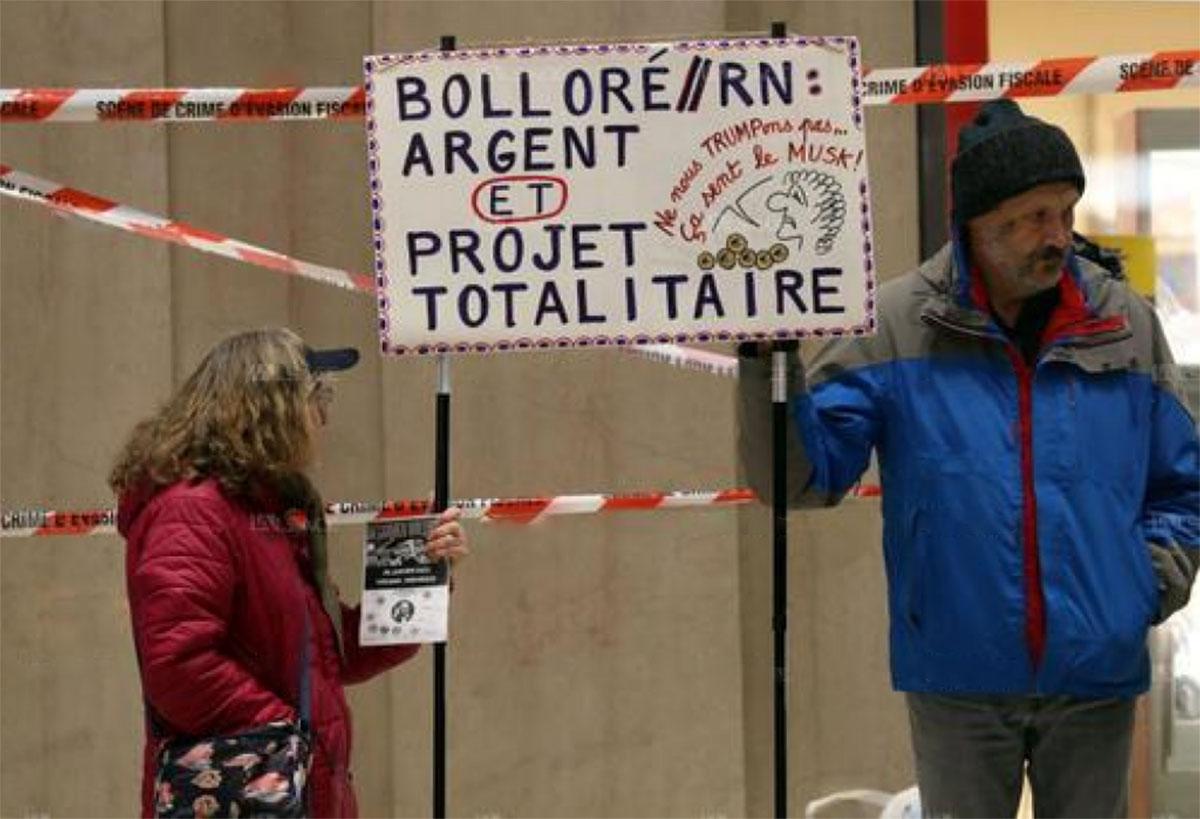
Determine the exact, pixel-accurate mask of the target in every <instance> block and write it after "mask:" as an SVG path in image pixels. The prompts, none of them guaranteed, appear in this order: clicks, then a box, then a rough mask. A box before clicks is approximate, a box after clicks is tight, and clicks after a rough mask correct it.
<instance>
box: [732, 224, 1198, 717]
mask: <svg viewBox="0 0 1200 819" xmlns="http://www.w3.org/2000/svg"><path fill="white" fill-rule="evenodd" d="M955 256H956V254H955V252H954V246H953V245H947V246H946V247H944V248H943V249H942V250H941V251H939V252H938V253H937V254H936V255H934V256H933V257H932V258H930V259H929V260H928V261H927V262H926V263H925V264H923V265H922V266H921V267H920V268H919V269H918V270H916V271H914V272H912V273H910V274H908V275H906V276H903V277H900V278H899V279H896V280H894V281H891V282H889V283H887V284H886V285H884V286H883V287H882V288H881V290H880V293H879V322H878V333H877V334H876V335H875V336H872V337H869V338H846V339H839V340H836V341H833V342H831V343H830V344H829V345H827V346H826V347H825V348H824V349H823V350H822V351H821V353H820V354H819V355H818V357H817V358H816V360H815V361H814V362H813V367H812V368H811V369H812V373H811V377H810V378H808V380H807V385H805V384H803V383H802V382H803V380H804V379H803V378H802V377H801V375H802V374H801V373H800V372H799V368H798V366H796V365H795V364H794V363H793V365H792V367H791V370H792V378H793V383H794V384H798V386H799V389H798V391H797V393H796V394H795V395H794V396H793V398H792V399H791V406H790V409H791V413H792V416H793V418H794V420H795V424H794V428H793V429H792V430H790V433H789V434H790V442H789V468H790V469H791V471H792V475H791V476H790V477H789V486H791V487H793V488H794V489H795V492H794V493H793V495H792V497H790V498H789V503H790V504H791V505H795V506H823V505H832V504H835V503H837V502H838V501H839V500H840V499H841V498H842V497H843V496H844V494H845V493H846V492H847V490H849V489H850V488H851V487H852V486H853V485H854V484H855V483H856V482H857V481H858V480H859V478H860V476H861V475H862V473H863V471H864V470H865V469H866V467H867V464H868V460H869V457H870V453H871V451H872V449H874V450H876V451H877V453H878V459H879V465H880V472H881V482H882V485H883V517H884V533H883V550H884V562H885V565H886V571H887V580H888V592H889V594H888V602H889V613H890V620H891V623H890V647H891V667H892V680H893V684H894V686H895V687H896V688H897V689H898V690H902V691H922V692H934V693H954V694H1022V695H1029V694H1069V695H1075V696H1080V697H1130V696H1134V695H1136V694H1138V693H1140V692H1142V691H1144V690H1146V688H1147V687H1148V684H1149V658H1148V654H1147V651H1146V647H1145V643H1146V636H1147V630H1148V628H1149V626H1150V624H1151V622H1152V619H1153V617H1154V615H1155V613H1156V611H1157V608H1158V588H1157V582H1156V577H1155V574H1154V570H1153V567H1152V566H1151V562H1150V555H1149V549H1148V546H1147V544H1148V543H1150V542H1160V543H1170V542H1173V543H1175V544H1178V545H1180V546H1182V547H1184V548H1185V549H1186V550H1188V554H1189V556H1190V557H1191V558H1193V563H1195V559H1196V557H1197V553H1196V549H1197V547H1198V545H1200V522H1198V515H1200V454H1198V453H1200V447H1198V444H1197V435H1196V424H1195V421H1194V420H1193V418H1192V417H1191V415H1190V413H1189V411H1188V410H1187V409H1186V408H1185V405H1184V403H1183V401H1182V400H1181V393H1180V390H1179V384H1178V380H1177V373H1176V370H1175V367H1174V364H1173V362H1172V359H1171V355H1170V351H1169V350H1168V348H1167V345H1166V342H1165V340H1164V337H1163V334H1162V330H1161V328H1160V326H1159V324H1158V321H1157V319H1156V318H1155V315H1154V312H1153V310H1152V308H1151V307H1150V305H1149V304H1148V303H1146V302H1145V301H1144V300H1142V299H1141V298H1139V297H1138V296H1136V295H1135V294H1134V293H1132V292H1131V291H1130V290H1129V288H1128V287H1127V286H1126V284H1125V283H1124V282H1122V281H1119V280H1117V279H1116V278H1114V277H1113V276H1111V274H1109V273H1108V272H1107V271H1105V270H1103V269H1102V268H1100V267H1098V266H1096V265H1093V264H1092V263H1090V262H1088V261H1086V260H1084V259H1081V258H1078V257H1075V256H1071V257H1070V258H1069V259H1068V262H1067V264H1066V270H1065V272H1064V275H1063V277H1062V279H1061V282H1060V284H1059V288H1060V293H1059V295H1060V298H1059V305H1058V307H1057V308H1056V309H1055V312H1054V313H1053V315H1052V317H1051V319H1050V323H1049V325H1048V326H1047V328H1046V331H1045V334H1044V336H1043V339H1042V347H1041V352H1040V354H1039V355H1038V357H1037V360H1036V361H1035V362H1034V363H1033V364H1027V363H1026V362H1025V360H1024V358H1023V357H1022V356H1021V354H1020V353H1019V352H1018V351H1017V350H1016V349H1015V347H1014V346H1013V345H1012V344H1011V343H1010V342H1009V340H1008V338H1007V336H1006V335H1005V334H1004V332H1003V331H1002V330H1001V329H1000V328H999V327H998V326H997V325H996V324H995V323H994V321H993V320H992V318H991V317H990V314H989V312H988V310H987V309H986V299H985V298H984V296H983V291H982V287H981V286H980V285H979V284H978V283H976V282H973V281H972V277H971V275H970V274H969V273H968V272H967V271H966V269H965V268H964V266H963V265H962V264H961V263H960V260H957V259H956V258H955ZM768 380H769V363H768V362H767V361H765V360H743V361H742V364H741V378H740V382H739V392H740V394H741V398H740V401H739V420H740V430H741V434H740V449H741V454H742V458H743V461H744V463H745V465H746V467H747V472H748V475H749V478H750V481H751V485H752V487H753V488H754V489H755V490H756V491H757V492H758V493H759V496H760V498H762V499H764V500H767V499H768V498H769V495H770V489H771V486H770V483H771V482H770V475H769V468H770V462H771V461H770V451H769V446H770V441H769V426H770V424H769V398H768V396H769V387H768Z"/></svg>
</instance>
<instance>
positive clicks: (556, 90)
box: [365, 37, 874, 353]
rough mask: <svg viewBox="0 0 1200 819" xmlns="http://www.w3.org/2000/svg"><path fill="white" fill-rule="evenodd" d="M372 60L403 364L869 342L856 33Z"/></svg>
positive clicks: (381, 268) (375, 172)
mask: <svg viewBox="0 0 1200 819" xmlns="http://www.w3.org/2000/svg"><path fill="white" fill-rule="evenodd" d="M365 68H366V91H367V140H368V153H369V157H368V161H369V166H370V176H371V182H370V184H371V203H372V213H373V229H374V236H375V275H376V279H377V282H378V294H379V308H380V317H379V328H380V338H381V342H382V346H383V349H384V351H385V352H391V353H413V352H416V353H428V352H441V351H453V352H490V351H507V350H519V349H533V348H545V347H607V346H620V345H626V344H650V343H665V342H682V341H727V340H742V339H748V338H792V337H803V336H810V335H817V336H821V335H836V334H844V333H853V334H860V335H861V334H866V333H868V332H872V331H873V329H874V300H873V299H874V294H873V289H874V271H873V262H872V248H871V220H870V202H869V198H870V197H869V193H868V188H867V162H866V145H865V140H864V136H863V113H862V100H861V97H860V88H861V81H860V68H861V60H860V57H859V48H858V41H857V40H856V39H855V38H852V37H826V38H803V37H800V38H788V39H779V40H775V39H761V40H729V41H718V42H677V43H658V44H651V43H640V44H629V45H571V46H555V47H549V46H545V47H528V48H508V49H505V48H500V49H491V50H477V51H455V52H424V53H419V54H400V55H381V56H372V57H367V58H366V60H365Z"/></svg>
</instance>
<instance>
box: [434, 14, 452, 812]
mask: <svg viewBox="0 0 1200 819" xmlns="http://www.w3.org/2000/svg"><path fill="white" fill-rule="evenodd" d="M456 47H457V46H456V43H455V39H454V35H451V34H447V35H443V36H442V42H441V50H442V51H453V50H454V49H455V48H456ZM436 424H437V426H436V436H437V448H436V453H435V465H434V481H433V511H435V512H441V511H443V510H444V509H445V508H446V507H447V506H448V505H449V504H450V359H449V357H448V356H447V354H446V353H441V354H440V355H438V386H437V421H436ZM445 817H446V643H445V642H441V643H436V644H434V646H433V819H445Z"/></svg>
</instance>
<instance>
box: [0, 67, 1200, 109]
mask: <svg viewBox="0 0 1200 819" xmlns="http://www.w3.org/2000/svg"><path fill="white" fill-rule="evenodd" d="M475 53H483V52H475ZM460 54H461V56H462V57H469V56H472V54H471V53H470V52H458V53H454V54H451V55H450V56H447V57H444V59H457V58H460V56H459V55H460ZM1198 63H1200V50H1188V51H1159V52H1154V53H1149V54H1122V55H1110V56H1092V57H1060V58H1054V59H1046V60H1024V61H1019V62H996V63H983V64H978V65H931V66H918V67H915V68H878V69H874V70H871V71H867V72H866V74H865V75H864V77H863V88H864V91H865V94H864V97H863V102H864V104H866V105H909V104H914V103H947V102H968V101H978V100H989V99H997V98H999V97H1010V98H1014V97H1051V96H1060V95H1070V94H1109V93H1128V92H1133V91H1161V90H1166V89H1171V88H1195V87H1197V86H1200V68H1198V66H1197V64H1198ZM365 107H366V106H365V96H364V92H363V89H362V87H361V86H360V87H357V88H350V87H346V88H303V87H292V88H257V89H254V88H194V89H179V88H174V89H172V88H141V89H129V88H5V89H0V122H245V121H256V122H261V121H264V120H323V119H357V118H361V117H362V116H363V113H364V111H365Z"/></svg>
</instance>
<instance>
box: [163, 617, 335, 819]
mask: <svg viewBox="0 0 1200 819" xmlns="http://www.w3.org/2000/svg"><path fill="white" fill-rule="evenodd" d="M308 654H309V621H308V615H307V612H306V613H305V622H304V647H303V649H302V655H301V660H300V703H299V708H298V710H299V714H300V718H299V721H298V722H271V723H267V724H266V725H261V726H258V727H255V728H251V729H250V730H248V731H243V732H241V733H238V734H230V735H225V736H211V737H204V738H201V739H195V738H187V737H184V738H176V739H171V740H169V741H168V742H166V744H165V745H164V746H163V748H162V750H161V751H160V752H159V756H158V774H157V776H156V777H155V780H154V797H155V806H154V815H155V816H160V817H213V816H228V817H234V819H236V817H244V816H287V817H303V816H305V815H306V808H307V803H306V799H305V797H306V793H307V791H306V787H305V784H306V781H307V779H308V772H309V767H310V766H311V764H312V747H313V746H312V742H313V735H312V731H311V728H310V721H309V720H310V717H311V714H310V711H309V709H310V703H309V699H310V695H309V678H308V677H309V674H308V660H309V657H308ZM146 707H147V711H149V713H150V724H151V726H152V728H153V730H154V733H156V734H160V735H164V736H165V732H161V731H160V730H159V724H160V721H159V720H157V719H155V718H154V713H153V711H152V710H150V706H149V703H147V705H146Z"/></svg>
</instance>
